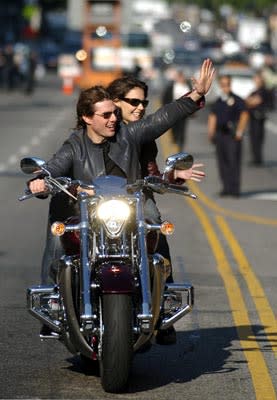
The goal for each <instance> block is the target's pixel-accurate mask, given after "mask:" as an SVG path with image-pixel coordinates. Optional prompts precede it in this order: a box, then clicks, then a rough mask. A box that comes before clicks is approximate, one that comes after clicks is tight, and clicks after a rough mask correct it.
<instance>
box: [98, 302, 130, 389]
mask: <svg viewBox="0 0 277 400" xmlns="http://www.w3.org/2000/svg"><path fill="white" fill-rule="evenodd" d="M102 307H103V308H102V318H103V338H102V357H101V361H100V375H101V382H102V386H103V389H104V390H105V391H106V392H110V393H118V392H121V391H123V390H124V388H125V387H126V385H127V382H128V378H129V373H130V369H131V363H132V355H133V317H132V298H131V296H130V295H127V294H106V295H103V300H102Z"/></svg>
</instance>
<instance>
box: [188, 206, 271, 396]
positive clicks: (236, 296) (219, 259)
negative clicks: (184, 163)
mask: <svg viewBox="0 0 277 400" xmlns="http://www.w3.org/2000/svg"><path fill="white" fill-rule="evenodd" d="M186 200H187V202H188V203H189V205H190V206H191V208H192V209H193V211H194V213H195V214H196V216H197V217H198V219H199V221H200V223H201V225H202V228H203V230H204V232H205V234H206V237H207V239H208V242H209V245H210V247H211V249H212V252H213V254H214V258H215V260H216V263H217V270H218V272H219V275H220V276H221V278H222V280H223V282H224V286H225V290H226V294H227V297H228V300H229V304H230V309H231V311H232V316H233V320H234V324H235V326H236V329H237V333H238V337H239V340H240V344H241V348H242V350H243V353H244V356H245V358H246V360H247V363H248V368H249V372H250V375H251V378H252V382H253V386H254V390H255V393H256V399H257V400H276V393H275V390H274V386H273V383H272V380H271V377H270V373H269V371H268V368H267V365H266V362H265V359H264V357H263V355H262V352H261V350H260V348H259V345H258V343H257V341H256V339H255V334H254V332H253V330H252V328H251V322H250V318H249V316H248V311H247V307H246V304H245V302H244V299H243V295H242V292H241V289H240V287H239V284H238V281H237V279H236V277H235V275H234V274H233V271H232V269H231V267H230V264H229V262H228V260H227V258H226V256H225V253H224V250H223V247H222V245H221V243H220V241H219V239H218V238H217V236H216V233H215V231H214V229H213V226H212V224H211V222H210V220H209V217H208V216H207V215H206V213H205V212H204V210H203V209H202V208H201V207H200V206H199V204H197V202H196V201H195V200H191V199H186Z"/></svg>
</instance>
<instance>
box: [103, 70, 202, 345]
mask: <svg viewBox="0 0 277 400" xmlns="http://www.w3.org/2000/svg"><path fill="white" fill-rule="evenodd" d="M107 90H108V91H109V93H110V94H111V97H112V99H113V102H114V104H115V105H116V106H117V107H118V108H119V109H120V112H121V119H122V121H123V122H124V123H125V124H129V123H131V122H136V121H139V120H141V119H142V118H143V117H144V115H145V111H146V107H147V106H148V103H149V101H148V100H147V95H148V86H147V85H146V83H145V82H142V81H140V80H138V79H137V78H135V77H133V76H125V77H122V78H118V79H115V80H114V81H113V82H111V84H110V85H109V86H108V87H107ZM157 154H158V148H157V145H156V142H155V141H152V142H149V143H147V144H145V145H143V146H142V148H141V153H140V157H139V160H140V165H141V170H142V176H143V177H145V176H148V175H158V176H159V175H160V172H159V168H158V165H157V162H156V157H157ZM202 166H203V164H195V165H193V167H192V168H191V169H190V170H187V171H175V173H176V176H177V179H175V182H176V183H183V182H184V180H185V179H192V180H194V181H197V182H200V181H201V179H202V178H203V177H204V176H205V173H204V172H203V171H200V170H198V169H197V168H200V167H202ZM173 180H174V179H173ZM145 207H146V209H149V210H150V212H149V213H150V215H151V216H152V217H153V219H154V221H153V222H154V223H157V224H159V223H161V215H160V212H159V210H158V208H157V206H156V202H155V199H154V197H153V193H152V192H151V193H146V202H145ZM157 252H158V253H160V254H161V255H162V256H163V257H165V258H166V259H167V260H168V261H169V263H170V268H171V274H170V276H169V277H168V278H167V282H168V283H170V282H173V276H172V263H171V256H170V251H169V245H168V241H167V238H166V236H165V235H160V236H159V243H158V248H157ZM156 340H157V342H158V343H160V344H169V343H175V341H176V332H175V330H174V327H173V326H172V327H171V328H169V329H167V330H164V331H160V332H159V333H158V335H157V337H156Z"/></svg>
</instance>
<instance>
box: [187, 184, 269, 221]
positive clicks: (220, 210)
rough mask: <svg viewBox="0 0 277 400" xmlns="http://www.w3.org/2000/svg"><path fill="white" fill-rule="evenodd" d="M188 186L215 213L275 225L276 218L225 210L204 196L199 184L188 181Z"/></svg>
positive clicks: (240, 219)
mask: <svg viewBox="0 0 277 400" xmlns="http://www.w3.org/2000/svg"><path fill="white" fill-rule="evenodd" d="M189 187H190V188H191V190H192V191H193V192H194V193H195V194H196V195H197V196H198V197H199V200H200V201H201V202H202V203H203V204H205V205H206V206H207V207H209V208H210V209H211V210H213V211H215V212H217V213H220V214H224V215H226V216H229V217H232V218H234V219H237V220H239V221H247V222H254V223H255V224H262V225H271V226H277V219H274V218H272V219H271V218H264V217H259V216H257V215H249V214H243V213H240V212H237V211H231V210H227V209H226V208H223V207H220V206H219V205H218V204H217V203H215V202H214V201H213V200H211V199H210V198H209V197H208V196H206V195H205V194H204V193H203V192H202V191H201V189H199V186H198V185H197V184H196V183H195V182H191V181H190V182H189Z"/></svg>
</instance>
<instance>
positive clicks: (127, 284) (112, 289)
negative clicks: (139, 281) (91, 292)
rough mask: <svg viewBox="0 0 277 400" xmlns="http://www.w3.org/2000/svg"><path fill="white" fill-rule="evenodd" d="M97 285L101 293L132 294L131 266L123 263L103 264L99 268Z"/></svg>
mask: <svg viewBox="0 0 277 400" xmlns="http://www.w3.org/2000/svg"><path fill="white" fill-rule="evenodd" d="M98 278H99V285H100V290H101V292H102V293H118V294H123V293H133V292H134V277H133V274H132V272H131V266H130V265H128V264H125V263H121V262H117V263H110V262H109V263H103V264H102V265H100V268H99V276H98Z"/></svg>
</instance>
